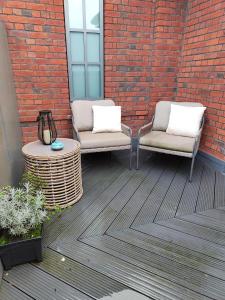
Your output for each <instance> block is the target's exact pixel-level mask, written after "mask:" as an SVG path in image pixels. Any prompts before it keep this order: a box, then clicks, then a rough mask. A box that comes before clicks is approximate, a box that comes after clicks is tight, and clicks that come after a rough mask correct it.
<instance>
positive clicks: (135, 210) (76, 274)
mask: <svg viewBox="0 0 225 300" xmlns="http://www.w3.org/2000/svg"><path fill="white" fill-rule="evenodd" d="M143 160H144V161H143V162H142V168H141V170H139V171H136V170H135V169H134V170H132V171H130V170H128V168H127V165H128V159H127V157H126V156H125V154H122V155H117V154H113V155H112V156H111V157H110V156H109V155H108V154H106V153H105V154H97V155H89V156H87V157H84V158H83V174H84V176H83V184H84V196H83V198H82V199H81V200H80V201H79V202H78V203H77V204H75V205H74V206H73V207H71V208H69V209H67V210H65V211H64V212H63V214H62V215H61V216H60V217H58V218H56V219H55V220H54V221H52V222H51V223H50V224H48V225H47V226H46V228H45V236H44V247H45V249H44V260H43V262H42V263H39V264H26V265H22V266H18V267H15V268H13V269H12V270H10V271H9V272H7V273H6V274H5V275H4V280H3V285H2V288H1V291H0V299H1V300H15V299H16V300H21V299H24V300H28V299H40V300H47V299H68V300H70V299H82V300H88V299H99V298H101V297H103V296H105V295H108V294H110V293H112V292H116V291H121V290H124V289H127V288H131V289H134V290H136V291H138V292H140V293H142V294H144V295H146V296H148V297H149V298H150V299H182V300H183V299H188V300H190V299H194V300H197V299H222V300H224V299H225V176H222V175H221V174H220V173H218V172H216V171H214V170H213V169H211V168H210V167H208V166H206V165H205V164H204V163H203V162H201V161H200V160H197V162H196V166H195V170H194V176H193V182H192V183H189V182H188V180H187V177H188V172H189V167H190V161H188V160H187V159H183V158H178V157H171V156H164V155H159V154H158V155H153V156H152V157H149V154H147V156H146V157H145V158H144V159H143ZM124 300H125V299H124Z"/></svg>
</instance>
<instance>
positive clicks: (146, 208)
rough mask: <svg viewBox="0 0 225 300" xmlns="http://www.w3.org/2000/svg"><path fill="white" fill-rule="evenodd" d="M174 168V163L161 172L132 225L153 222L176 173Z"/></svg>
mask: <svg viewBox="0 0 225 300" xmlns="http://www.w3.org/2000/svg"><path fill="white" fill-rule="evenodd" d="M176 168H177V166H176V165H172V166H170V167H169V168H167V169H166V170H165V171H164V172H163V174H162V175H161V177H160V179H159V181H158V182H157V183H156V184H155V186H154V188H153V190H152V192H151V193H150V195H149V196H148V199H147V200H146V202H145V204H144V205H143V207H142V209H141V211H140V212H139V213H138V215H137V217H136V219H135V220H134V223H133V225H134V226H137V225H140V224H146V223H151V222H153V220H154V219H155V216H156V214H157V212H158V210H159V208H160V206H161V204H162V202H163V200H164V197H165V196H166V193H167V191H168V189H169V187H170V185H171V182H172V181H173V178H174V176H175V174H176Z"/></svg>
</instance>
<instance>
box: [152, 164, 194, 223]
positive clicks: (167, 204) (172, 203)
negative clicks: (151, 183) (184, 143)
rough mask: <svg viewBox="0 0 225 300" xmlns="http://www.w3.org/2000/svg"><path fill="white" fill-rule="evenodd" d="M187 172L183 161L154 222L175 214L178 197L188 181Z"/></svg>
mask: <svg viewBox="0 0 225 300" xmlns="http://www.w3.org/2000/svg"><path fill="white" fill-rule="evenodd" d="M187 173H188V168H187V163H186V162H185V164H184V163H182V164H181V166H180V167H179V168H178V170H177V173H176V175H175V177H174V179H173V181H172V183H171V185H170V187H169V189H168V191H167V193H166V196H165V198H164V200H163V202H162V205H161V206H160V208H159V210H158V212H157V214H156V216H155V219H154V222H157V221H158V220H167V219H169V218H173V217H174V216H175V214H176V211H177V207H178V205H179V202H180V198H181V196H182V193H183V190H184V188H185V185H186V183H187V181H188V177H187Z"/></svg>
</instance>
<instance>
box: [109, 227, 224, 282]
mask: <svg viewBox="0 0 225 300" xmlns="http://www.w3.org/2000/svg"><path fill="white" fill-rule="evenodd" d="M110 235H111V236H113V237H116V238H117V239H121V240H122V241H125V242H127V243H129V244H132V245H135V246H137V247H140V248H142V249H145V250H147V251H150V252H153V253H156V254H160V255H161V256H164V257H167V258H169V259H171V260H174V261H176V262H178V263H181V264H184V265H187V266H191V267H192V268H194V269H196V270H199V271H202V272H205V273H206V274H211V275H212V276H215V277H218V278H221V279H225V262H223V261H221V260H218V259H215V258H212V257H209V256H207V255H204V254H202V253H199V252H196V251H194V250H190V249H188V248H185V247H182V246H179V245H177V244H174V243H171V242H169V241H165V240H162V239H159V238H157V237H155V236H151V235H147V234H145V233H142V232H139V231H136V230H133V229H127V230H126V231H117V232H116V231H114V232H111V233H110Z"/></svg>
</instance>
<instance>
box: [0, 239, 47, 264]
mask: <svg viewBox="0 0 225 300" xmlns="http://www.w3.org/2000/svg"><path fill="white" fill-rule="evenodd" d="M41 241H42V238H41V237H37V238H34V239H29V240H21V241H17V242H12V243H9V244H6V245H3V246H0V259H1V261H2V264H3V267H4V269H5V270H9V269H11V268H12V267H13V266H16V265H19V264H25V263H28V262H31V261H38V262H40V261H42V243H41Z"/></svg>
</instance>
